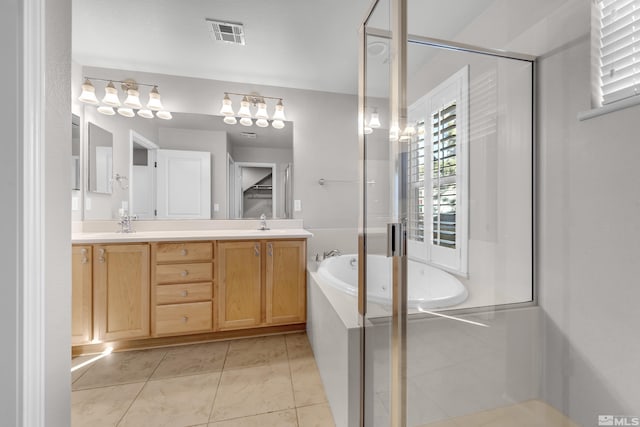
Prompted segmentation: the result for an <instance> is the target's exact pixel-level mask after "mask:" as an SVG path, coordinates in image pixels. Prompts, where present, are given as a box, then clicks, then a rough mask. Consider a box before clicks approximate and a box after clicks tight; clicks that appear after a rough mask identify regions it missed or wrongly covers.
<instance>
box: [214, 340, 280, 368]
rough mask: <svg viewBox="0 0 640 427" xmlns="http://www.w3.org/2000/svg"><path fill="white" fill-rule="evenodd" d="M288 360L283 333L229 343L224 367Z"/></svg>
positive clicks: (247, 366) (241, 366)
mask: <svg viewBox="0 0 640 427" xmlns="http://www.w3.org/2000/svg"><path fill="white" fill-rule="evenodd" d="M286 360H287V349H286V345H285V341H284V337H283V336H282V335H275V336H269V337H258V338H248V339H242V340H237V341H231V342H230V343H229V351H228V352H227V360H226V361H225V364H224V369H225V370H226V369H236V368H249V367H253V366H263V365H266V364H269V363H276V362H285V361H286Z"/></svg>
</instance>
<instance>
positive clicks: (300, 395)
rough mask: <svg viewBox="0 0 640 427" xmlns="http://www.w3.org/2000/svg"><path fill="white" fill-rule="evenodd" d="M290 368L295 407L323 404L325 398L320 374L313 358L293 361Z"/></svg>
mask: <svg viewBox="0 0 640 427" xmlns="http://www.w3.org/2000/svg"><path fill="white" fill-rule="evenodd" d="M289 365H290V367H291V383H292V384H293V396H294V398H295V402H296V406H307V405H312V404H315V403H324V402H326V401H327V397H326V396H325V393H324V387H323V385H322V380H321V379H320V372H318V367H317V365H316V362H315V360H314V359H313V357H307V358H304V359H293V360H291V361H290V362H289Z"/></svg>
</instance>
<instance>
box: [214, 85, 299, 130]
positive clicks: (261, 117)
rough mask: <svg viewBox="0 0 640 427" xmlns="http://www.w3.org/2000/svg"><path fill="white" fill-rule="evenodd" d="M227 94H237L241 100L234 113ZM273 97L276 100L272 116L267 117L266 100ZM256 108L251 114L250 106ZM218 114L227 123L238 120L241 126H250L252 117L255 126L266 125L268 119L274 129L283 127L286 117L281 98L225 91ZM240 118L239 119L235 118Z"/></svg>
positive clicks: (231, 123)
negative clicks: (254, 120) (253, 113)
mask: <svg viewBox="0 0 640 427" xmlns="http://www.w3.org/2000/svg"><path fill="white" fill-rule="evenodd" d="M229 95H237V96H241V97H242V100H241V101H240V109H239V110H238V113H237V114H236V113H235V112H234V110H233V102H232V101H231V98H230V97H229ZM269 99H274V100H276V99H277V100H278V102H277V104H276V105H275V110H274V113H273V117H271V118H270V117H269V112H268V110H267V100H269ZM252 106H253V107H255V108H257V111H256V113H255V115H252V114H251V107H252ZM220 114H222V115H223V116H224V119H223V121H224V122H225V123H226V124H228V125H235V124H236V123H238V122H240V124H241V125H243V126H252V125H253V119H254V118H255V119H256V126H258V127H263V128H264V127H268V126H269V121H270V120H271V126H273V127H274V128H275V129H282V128H284V126H285V124H284V121H285V120H286V117H285V115H284V104H283V103H282V98H274V97H271V96H262V95H249V94H244V93H233V92H225V93H224V98H223V99H222V108H220ZM237 117H239V118H240V120H238V119H237Z"/></svg>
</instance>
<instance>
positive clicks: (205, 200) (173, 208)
mask: <svg viewBox="0 0 640 427" xmlns="http://www.w3.org/2000/svg"><path fill="white" fill-rule="evenodd" d="M157 161H158V167H157V168H156V173H157V182H158V197H157V203H158V216H157V217H158V218H202V219H211V153H209V152H201V151H181V150H158V157H157Z"/></svg>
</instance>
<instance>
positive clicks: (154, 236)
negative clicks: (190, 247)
mask: <svg viewBox="0 0 640 427" xmlns="http://www.w3.org/2000/svg"><path fill="white" fill-rule="evenodd" d="M309 237H313V234H312V233H310V232H308V231H307V230H305V229H303V228H292V229H273V230H264V231H263V230H247V229H238V230H231V229H229V230H220V229H219V230H179V231H175V230H174V231H139V232H133V233H115V232H81V233H73V234H72V235H71V243H74V244H81V243H126V242H167V241H171V242H175V241H183V240H245V239H251V240H253V239H301V238H302V239H308V238H309Z"/></svg>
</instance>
